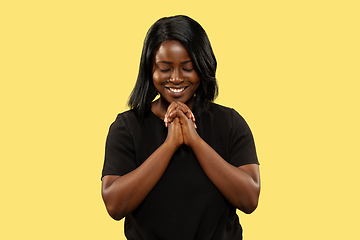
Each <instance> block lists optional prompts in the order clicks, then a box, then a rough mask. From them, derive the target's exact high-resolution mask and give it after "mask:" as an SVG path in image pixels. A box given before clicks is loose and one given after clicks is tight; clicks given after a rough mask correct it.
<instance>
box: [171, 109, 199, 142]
mask: <svg viewBox="0 0 360 240" xmlns="http://www.w3.org/2000/svg"><path fill="white" fill-rule="evenodd" d="M164 122H165V126H166V127H167V128H168V137H167V140H168V141H170V143H173V144H176V146H177V147H180V146H181V145H182V144H186V145H188V146H189V147H192V146H193V144H194V143H195V142H196V141H197V140H199V139H200V136H199V135H198V133H197V132H196V128H197V127H196V124H195V116H194V114H193V113H192V111H191V110H190V108H189V107H188V106H187V105H186V104H184V103H182V102H172V103H171V104H170V105H169V107H168V109H167V111H166V114H165V117H164Z"/></svg>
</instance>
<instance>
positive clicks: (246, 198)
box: [191, 137, 260, 213]
mask: <svg viewBox="0 0 360 240" xmlns="http://www.w3.org/2000/svg"><path fill="white" fill-rule="evenodd" d="M191 148H192V150H193V151H194V153H195V155H196V158H197V160H198V162H199V164H200V166H201V167H202V169H203V171H204V172H205V174H206V175H207V176H208V178H209V179H210V180H211V181H212V182H213V183H214V185H215V186H216V187H217V188H218V189H219V191H220V192H221V193H222V194H223V195H224V197H225V198H226V199H227V200H228V201H229V202H230V203H231V204H232V205H233V206H235V207H236V208H238V209H240V210H242V211H243V212H245V213H251V212H253V211H254V210H255V208H256V207H257V203H258V198H259V193H260V179H259V176H258V174H256V173H255V174H254V173H253V172H252V173H251V174H249V172H246V171H244V169H242V168H241V167H240V168H238V167H235V166H233V165H231V164H229V163H228V162H226V161H225V160H224V159H223V158H222V157H221V156H220V155H219V154H218V153H217V152H216V151H215V150H214V149H212V148H211V147H210V146H209V145H208V144H207V143H206V142H205V141H203V140H202V139H201V138H200V137H199V139H198V140H197V141H196V142H195V143H194V144H193V145H192V146H191ZM252 167H253V166H252ZM256 167H257V166H256ZM253 169H254V168H253ZM256 169H257V168H256Z"/></svg>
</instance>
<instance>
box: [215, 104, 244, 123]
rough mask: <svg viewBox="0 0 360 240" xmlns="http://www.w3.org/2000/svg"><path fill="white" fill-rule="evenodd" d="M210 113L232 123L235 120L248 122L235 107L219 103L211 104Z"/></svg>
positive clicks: (216, 117)
mask: <svg viewBox="0 0 360 240" xmlns="http://www.w3.org/2000/svg"><path fill="white" fill-rule="evenodd" d="M208 113H209V114H210V116H211V117H212V118H214V119H219V120H222V121H226V122H228V123H229V124H231V125H232V124H233V123H234V122H237V123H239V122H241V123H245V124H246V122H245V119H244V118H243V117H242V116H241V115H240V114H239V113H238V112H237V111H236V110H235V109H233V108H230V107H226V106H222V105H219V104H217V103H211V104H210V106H209V112H208Z"/></svg>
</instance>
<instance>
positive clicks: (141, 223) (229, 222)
mask: <svg viewBox="0 0 360 240" xmlns="http://www.w3.org/2000/svg"><path fill="white" fill-rule="evenodd" d="M216 65H217V63H216V59H215V56H214V53H213V51H212V48H211V45H210V42H209V39H208V37H207V35H206V33H205V31H204V29H203V28H202V27H201V26H200V25H199V24H198V23H197V22H196V21H194V20H193V19H191V18H189V17H187V16H174V17H168V18H162V19H159V20H158V21H157V22H155V23H154V25H153V26H152V27H151V28H150V29H149V31H148V33H147V36H146V38H145V41H144V46H143V51H142V56H141V62H140V69H139V75H138V79H137V82H136V85H135V87H134V90H133V91H132V93H131V96H130V100H129V106H130V110H129V111H126V112H124V113H121V114H119V115H118V117H117V118H116V120H115V122H114V123H113V124H112V125H111V127H110V130H109V134H108V137H107V141H106V151H105V163H104V168H103V173H102V196H103V199H104V202H105V205H106V208H107V211H108V213H109V214H110V216H111V217H113V218H114V219H116V220H120V219H122V218H123V217H125V235H126V237H127V238H128V239H222V240H224V239H229V240H230V239H231V240H234V239H242V228H241V225H240V223H239V219H238V216H237V215H236V209H240V210H241V211H243V212H245V213H251V212H253V211H254V210H255V208H256V207H257V204H258V198H259V193H260V174H259V166H258V160H257V156H256V150H255V145H254V140H253V137H252V134H251V131H250V129H249V127H248V125H247V124H246V122H245V120H244V119H243V118H242V117H241V116H240V115H239V114H238V113H237V112H236V111H235V110H233V109H230V108H227V107H223V106H220V105H217V104H215V103H213V102H212V101H213V100H214V99H215V97H216V96H217V83H216V78H215V72H216ZM157 95H159V98H158V99H157V100H155V101H154V99H155V97H156V96H157Z"/></svg>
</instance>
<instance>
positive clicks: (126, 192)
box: [101, 119, 183, 220]
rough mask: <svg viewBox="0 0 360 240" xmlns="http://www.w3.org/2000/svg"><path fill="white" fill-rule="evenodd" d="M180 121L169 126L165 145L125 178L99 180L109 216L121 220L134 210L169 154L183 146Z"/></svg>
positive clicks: (159, 174) (111, 176) (146, 193)
mask: <svg viewBox="0 0 360 240" xmlns="http://www.w3.org/2000/svg"><path fill="white" fill-rule="evenodd" d="M182 141H183V138H182V135H181V126H180V123H179V120H178V119H177V120H174V121H173V122H171V123H169V127H168V136H167V138H166V140H165V142H164V143H163V144H162V145H161V146H160V147H159V148H158V149H157V150H156V151H155V152H154V153H153V154H152V155H150V156H149V158H148V159H146V160H145V161H144V162H143V164H141V165H140V166H139V167H138V168H136V169H135V170H133V171H132V172H129V173H128V174H125V175H124V176H114V175H108V176H104V177H103V179H102V189H101V192H102V197H103V200H104V203H105V205H106V208H107V211H108V213H109V214H110V216H111V217H112V218H114V219H116V220H120V219H122V218H123V217H125V216H126V215H127V214H129V213H131V212H132V211H134V210H135V209H136V208H137V207H138V206H139V205H140V204H141V202H142V201H143V200H144V199H145V197H146V196H147V195H148V194H149V192H150V191H151V189H153V187H154V186H155V185H156V183H157V182H158V181H159V180H160V178H161V176H162V175H163V174H164V172H165V170H166V168H167V166H168V164H169V162H170V159H171V157H172V155H173V154H174V153H175V151H176V150H177V149H178V148H179V147H180V146H181V145H182V143H183V142H182Z"/></svg>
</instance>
